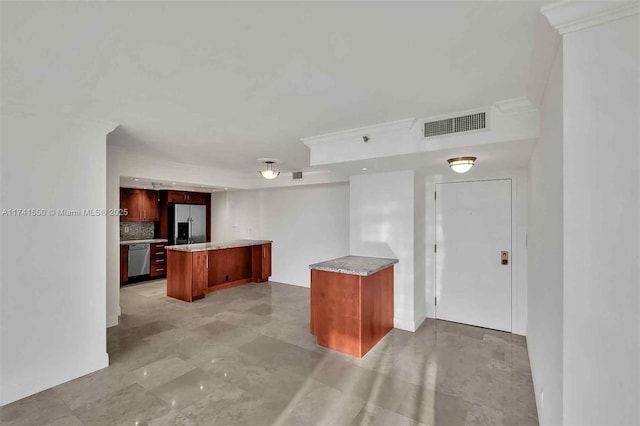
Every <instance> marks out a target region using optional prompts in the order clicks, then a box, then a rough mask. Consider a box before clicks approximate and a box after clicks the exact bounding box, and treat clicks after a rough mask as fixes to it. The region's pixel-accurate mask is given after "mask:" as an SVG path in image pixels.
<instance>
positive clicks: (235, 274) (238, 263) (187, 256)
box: [151, 244, 271, 302]
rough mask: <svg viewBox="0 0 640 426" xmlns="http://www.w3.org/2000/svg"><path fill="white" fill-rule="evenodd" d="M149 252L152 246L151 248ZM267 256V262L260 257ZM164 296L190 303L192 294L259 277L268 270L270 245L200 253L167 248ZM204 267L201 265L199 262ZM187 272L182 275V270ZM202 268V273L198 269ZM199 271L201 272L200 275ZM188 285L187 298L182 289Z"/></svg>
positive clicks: (269, 267)
mask: <svg viewBox="0 0 640 426" xmlns="http://www.w3.org/2000/svg"><path fill="white" fill-rule="evenodd" d="M151 249H152V251H153V250H154V247H153V245H152V247H151ZM265 255H266V256H267V259H268V264H267V263H265V262H267V261H266V260H265V258H264V256H265ZM166 259H167V272H168V273H167V296H170V297H174V298H176V299H180V300H184V301H187V302H191V301H192V298H194V297H195V296H198V297H199V296H200V294H201V293H202V294H206V293H210V292H212V291H217V290H222V289H225V288H230V287H236V286H239V285H242V284H246V283H249V282H252V281H253V282H261V281H266V279H268V275H267V276H266V278H265V279H264V280H263V279H262V276H263V274H264V273H265V272H263V266H265V267H267V269H266V270H267V271H268V273H271V244H265V245H257V246H246V247H233V248H227V249H215V250H214V249H212V250H208V251H201V252H182V251H178V250H167V254H166ZM203 263H204V264H205V265H206V268H203V267H202V264H203ZM187 269H188V271H189V272H188V273H187V274H186V275H184V274H185V272H184V271H185V270H187ZM203 270H204V272H202V271H203ZM201 273H203V275H200V274H201ZM185 286H186V287H188V288H189V290H190V292H189V295H188V297H187V296H186V295H185V291H186V290H185V288H186V287H185Z"/></svg>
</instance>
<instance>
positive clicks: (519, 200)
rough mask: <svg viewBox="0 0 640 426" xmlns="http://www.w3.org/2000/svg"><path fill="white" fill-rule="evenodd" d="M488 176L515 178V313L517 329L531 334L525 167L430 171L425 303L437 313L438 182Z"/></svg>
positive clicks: (432, 313)
mask: <svg viewBox="0 0 640 426" xmlns="http://www.w3.org/2000/svg"><path fill="white" fill-rule="evenodd" d="M486 179H511V181H512V185H511V200H512V206H513V208H512V211H511V265H512V273H511V278H512V281H511V284H512V285H511V316H512V323H511V324H512V331H513V333H516V334H520V335H526V334H527V311H528V307H527V287H528V284H527V282H528V280H527V247H526V241H527V205H528V200H527V192H528V191H527V181H528V179H527V172H526V170H523V169H515V170H502V171H494V172H492V173H490V174H483V173H478V172H477V171H476V170H475V169H471V171H469V172H467V173H465V174H464V175H458V174H454V173H453V172H450V173H448V174H447V175H429V176H427V177H426V178H425V182H426V187H425V190H426V197H425V198H424V200H425V205H426V211H425V216H426V223H425V246H426V248H427V250H426V251H425V269H426V275H425V282H426V286H425V287H426V289H425V290H426V291H425V298H426V301H425V304H426V315H427V317H429V318H434V316H435V296H436V288H435V287H436V281H435V271H436V263H435V262H436V257H435V253H434V251H433V245H434V244H435V242H436V241H435V240H436V229H435V200H434V197H433V193H434V191H435V189H436V183H443V182H460V181H474V180H486Z"/></svg>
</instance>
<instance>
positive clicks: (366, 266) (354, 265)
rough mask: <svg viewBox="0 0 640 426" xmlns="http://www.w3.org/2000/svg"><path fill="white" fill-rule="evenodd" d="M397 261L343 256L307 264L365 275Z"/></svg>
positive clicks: (313, 267)
mask: <svg viewBox="0 0 640 426" xmlns="http://www.w3.org/2000/svg"><path fill="white" fill-rule="evenodd" d="M396 263H398V259H387V258H383V257H365V256H344V257H339V258H337V259H332V260H327V261H326V262H320V263H314V264H313V265H309V269H316V270H318V271H327V272H338V273H341V274H350V275H360V276H363V277H367V276H369V275H373V274H375V273H376V272H379V271H382V270H383V269H385V268H388V267H389V266H392V265H395V264H396Z"/></svg>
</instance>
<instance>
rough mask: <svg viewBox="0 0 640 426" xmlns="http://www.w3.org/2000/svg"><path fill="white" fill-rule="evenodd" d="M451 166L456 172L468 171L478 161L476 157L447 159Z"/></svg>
mask: <svg viewBox="0 0 640 426" xmlns="http://www.w3.org/2000/svg"><path fill="white" fill-rule="evenodd" d="M447 163H449V167H451V170H453V171H454V172H456V173H467V172H468V171H469V170H470V169H471V167H473V165H474V164H475V163H476V157H456V158H449V159H448V160H447Z"/></svg>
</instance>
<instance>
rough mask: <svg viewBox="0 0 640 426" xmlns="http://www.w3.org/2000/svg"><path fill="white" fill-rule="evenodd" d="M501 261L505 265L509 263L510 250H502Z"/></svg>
mask: <svg viewBox="0 0 640 426" xmlns="http://www.w3.org/2000/svg"><path fill="white" fill-rule="evenodd" d="M500 261H501V263H502V264H503V265H508V264H509V252H508V251H501V252H500Z"/></svg>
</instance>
